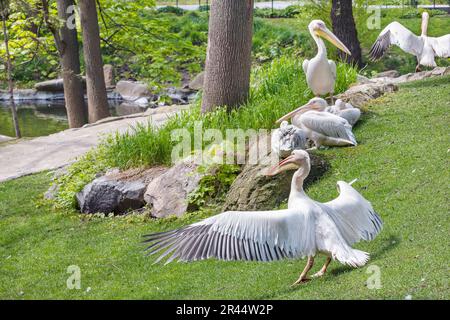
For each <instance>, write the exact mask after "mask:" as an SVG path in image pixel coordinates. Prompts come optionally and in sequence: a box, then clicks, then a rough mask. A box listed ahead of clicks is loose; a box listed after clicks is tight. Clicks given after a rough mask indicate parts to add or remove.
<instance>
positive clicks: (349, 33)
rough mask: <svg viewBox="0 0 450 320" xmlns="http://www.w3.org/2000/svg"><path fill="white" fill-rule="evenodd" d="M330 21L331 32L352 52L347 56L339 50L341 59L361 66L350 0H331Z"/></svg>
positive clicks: (359, 48)
mask: <svg viewBox="0 0 450 320" xmlns="http://www.w3.org/2000/svg"><path fill="white" fill-rule="evenodd" d="M331 22H332V24H333V33H334V34H335V35H336V36H337V37H338V38H339V39H340V40H341V41H342V42H343V43H344V44H345V45H346V46H347V48H348V49H349V50H350V52H351V53H352V55H351V56H348V55H347V54H346V53H344V52H342V51H339V56H340V57H341V59H342V60H344V61H347V62H350V63H354V64H356V65H357V66H359V67H362V65H363V61H362V55H361V46H360V44H359V40H358V33H357V31H356V26H355V20H354V19H353V8H352V1H351V0H332V7H331Z"/></svg>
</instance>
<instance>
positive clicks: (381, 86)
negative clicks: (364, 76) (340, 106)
mask: <svg viewBox="0 0 450 320" xmlns="http://www.w3.org/2000/svg"><path fill="white" fill-rule="evenodd" d="M396 90H398V86H397V85H396V84H393V83H389V82H380V83H365V84H360V85H356V86H353V87H351V88H349V89H348V90H347V91H345V92H344V93H341V94H339V95H337V96H336V97H335V98H336V99H342V100H344V101H346V102H348V103H350V104H351V105H353V106H354V107H357V108H361V107H362V106H363V105H364V104H365V103H367V102H368V101H369V100H371V99H376V98H378V97H380V96H382V95H383V94H385V93H388V92H394V91H396Z"/></svg>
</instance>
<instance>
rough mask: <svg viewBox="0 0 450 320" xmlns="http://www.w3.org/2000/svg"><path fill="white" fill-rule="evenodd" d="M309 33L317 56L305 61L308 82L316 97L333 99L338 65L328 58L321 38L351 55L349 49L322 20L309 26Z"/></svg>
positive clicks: (315, 21) (304, 66)
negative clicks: (314, 43)
mask: <svg viewBox="0 0 450 320" xmlns="http://www.w3.org/2000/svg"><path fill="white" fill-rule="evenodd" d="M308 29H309V32H310V33H311V36H312V37H313V39H314V41H315V42H316V44H317V49H318V52H317V55H316V56H315V57H314V58H312V59H311V60H307V59H305V61H303V71H304V72H305V75H306V82H307V83H308V86H309V88H310V89H311V91H312V92H313V93H314V95H315V96H316V97H318V96H321V95H326V94H331V99H333V93H334V84H335V82H336V64H335V63H334V61H332V60H328V58H327V47H326V46H325V43H324V42H323V40H322V39H321V37H323V38H325V39H327V40H328V41H330V42H331V43H332V44H333V45H335V46H336V47H337V48H339V49H341V50H342V51H344V52H345V53H347V54H348V55H351V53H350V51H349V50H348V49H347V47H346V46H345V45H344V44H343V43H342V42H341V40H339V39H338V38H337V37H336V36H335V35H334V34H333V33H332V32H331V31H330V30H328V28H327V27H326V25H325V23H324V22H323V21H322V20H313V21H311V22H310V24H309V26H308Z"/></svg>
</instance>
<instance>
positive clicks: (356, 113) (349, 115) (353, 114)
mask: <svg viewBox="0 0 450 320" xmlns="http://www.w3.org/2000/svg"><path fill="white" fill-rule="evenodd" d="M338 116H339V117H341V118H344V119H345V120H347V121H348V123H349V124H350V125H351V126H352V127H353V126H354V125H355V123H357V122H358V120H359V118H361V110H359V109H358V108H350V109H344V110H341V111H339V113H338Z"/></svg>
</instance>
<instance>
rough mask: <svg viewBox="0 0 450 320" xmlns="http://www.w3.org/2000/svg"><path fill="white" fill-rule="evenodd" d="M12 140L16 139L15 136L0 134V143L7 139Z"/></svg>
mask: <svg viewBox="0 0 450 320" xmlns="http://www.w3.org/2000/svg"><path fill="white" fill-rule="evenodd" d="M11 140H14V138H13V137H8V136H4V135H2V134H0V143H2V142H6V141H11Z"/></svg>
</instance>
